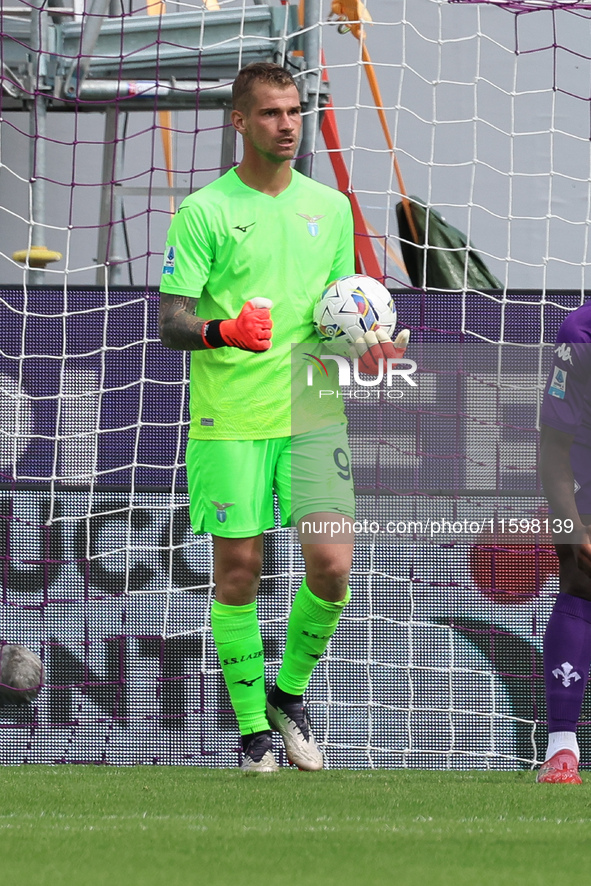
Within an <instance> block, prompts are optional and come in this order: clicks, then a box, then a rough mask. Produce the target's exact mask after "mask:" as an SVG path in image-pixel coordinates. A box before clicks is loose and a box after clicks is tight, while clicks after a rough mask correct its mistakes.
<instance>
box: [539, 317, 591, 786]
mask: <svg viewBox="0 0 591 886" xmlns="http://www.w3.org/2000/svg"><path fill="white" fill-rule="evenodd" d="M540 474H541V479H542V484H543V487H544V492H545V494H546V497H547V499H548V502H549V505H550V509H551V511H552V516H553V527H554V528H555V529H557V530H559V531H557V532H555V534H554V544H555V547H556V553H557V555H558V560H559V565H560V570H559V588H560V592H559V594H558V596H557V598H556V602H555V604H554V609H553V611H552V615H551V616H550V619H549V621H548V626H547V628H546V633H545V635H544V680H545V685H546V702H547V709H548V732H549V736H548V750H547V752H546V758H545V762H544V763H543V764H542V767H541V769H540V771H539V772H538V777H537V780H538V781H539V782H553V783H555V782H563V783H570V784H581V777H580V775H579V772H578V764H579V746H578V743H577V737H576V729H577V723H578V719H579V715H580V712H581V707H582V704H583V696H584V694H585V687H586V685H587V680H588V677H589V668H590V666H591V302H588V303H586V304H584V305H582V307H580V308H578V309H577V310H576V311H573V313H572V314H570V315H569V316H568V317H567V318H566V320H565V321H564V322H563V324H562V326H561V327H560V330H559V332H558V337H557V341H556V347H555V349H554V360H553V363H552V368H551V370H550V375H549V377H548V381H547V383H546V388H545V391H544V400H543V404H542V415H541V432H540ZM560 530H561V531H560Z"/></svg>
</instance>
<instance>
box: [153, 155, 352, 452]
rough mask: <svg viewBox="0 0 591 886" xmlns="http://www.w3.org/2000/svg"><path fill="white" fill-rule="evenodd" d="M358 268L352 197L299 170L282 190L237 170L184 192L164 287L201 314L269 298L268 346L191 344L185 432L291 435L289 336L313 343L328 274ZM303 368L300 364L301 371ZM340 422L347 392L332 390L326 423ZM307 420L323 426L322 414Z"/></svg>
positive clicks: (231, 436) (218, 315) (227, 314)
mask: <svg viewBox="0 0 591 886" xmlns="http://www.w3.org/2000/svg"><path fill="white" fill-rule="evenodd" d="M353 273H355V268H354V249H353V218H352V213H351V207H350V204H349V201H348V199H347V198H346V197H345V196H344V195H343V194H341V193H339V192H338V191H335V190H334V189H333V188H329V187H327V186H326V185H322V184H320V183H318V182H315V181H313V180H312V179H310V178H307V177H306V176H304V175H301V174H300V173H298V172H297V171H296V170H292V177H291V182H290V184H289V186H288V187H287V188H286V189H285V190H284V191H282V192H281V193H280V194H279V195H278V196H277V197H271V196H269V195H268V194H263V193H261V192H260V191H256V190H254V189H253V188H250V187H248V186H247V185H245V184H244V183H243V182H242V181H241V180H240V178H239V177H238V175H237V173H236V170H235V169H231V170H230V171H229V172H227V173H226V174H225V175H223V176H222V177H221V178H219V179H217V180H216V181H214V182H212V183H211V184H209V185H207V186H206V187H204V188H202V189H201V190H200V191H197V192H196V193H194V194H191V195H190V196H189V197H187V198H186V199H185V200H183V202H182V204H181V206H180V207H179V210H178V212H177V214H176V215H175V217H174V219H173V221H172V224H171V226H170V230H169V232H168V238H167V242H166V248H165V252H164V267H163V272H162V281H161V284H160V291H161V292H163V293H168V294H172V295H181V296H190V297H191V298H195V299H198V301H197V302H196V309H195V313H196V314H197V315H198V316H200V317H203V318H204V319H205V320H213V319H219V320H224V319H227V318H232V317H237V316H238V314H239V313H240V309H241V308H242V305H243V304H244V302H246V301H248V300H249V299H251V298H255V297H256V296H264V297H265V298H270V299H271V300H272V302H273V308H272V310H271V317H272V320H273V339H272V341H273V345H272V347H271V349H270V350H268V351H264V352H261V353H251V352H249V351H242V350H239V349H238V348H230V347H225V348H217V349H214V350H199V351H192V353H191V378H190V416H191V423H190V428H189V436H190V437H193V438H196V439H202V440H204V439H209V440H214V439H224V440H257V439H267V438H271V437H282V436H287V435H289V434H291V433H292V430H293V428H292V410H291V401H292V397H291V394H290V391H291V384H292V367H291V350H292V345H293V344H308V343H309V344H310V345H311V346H313V345H317V343H318V338H317V335H316V332H315V330H314V327H313V324H312V312H313V308H314V305H315V303H316V301H317V299H318V297H319V295H320V294H321V292H322V290H323V289H324V287H325V286H326V284H327V283H329V282H330V281H331V280H334V279H336V278H337V277H343V276H345V275H346V274H353ZM301 350H302V349H301V348H300V349H299V352H300V356H299V357H297V359H299V360H301V359H302V358H301ZM305 370H306V366H305V365H304V364H303V363H302V373H301V374H300V375H301V377H305V376H304V375H303V373H304V371H305ZM330 401H332V402H330ZM339 421H341V422H342V421H344V416H343V407H342V399H340V398H337V397H330V398H326V399H325V400H324V402H323V403H322V415H321V419H320V423H321V424H322V425H330V424H334V423H335V422H339ZM311 424H312V425H313V426H314V427H318V425H319V421H318V416H316V418H314V419H312V420H311ZM298 430H306V428H305V427H299V428H298Z"/></svg>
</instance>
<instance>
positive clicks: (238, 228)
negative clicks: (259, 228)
mask: <svg viewBox="0 0 591 886" xmlns="http://www.w3.org/2000/svg"><path fill="white" fill-rule="evenodd" d="M255 225H256V222H251V223H250V224H249V225H234V227H233V228H232V230H233V231H242V233H243V234H246V232H247V231H248V229H249V228H252V227H254V226H255Z"/></svg>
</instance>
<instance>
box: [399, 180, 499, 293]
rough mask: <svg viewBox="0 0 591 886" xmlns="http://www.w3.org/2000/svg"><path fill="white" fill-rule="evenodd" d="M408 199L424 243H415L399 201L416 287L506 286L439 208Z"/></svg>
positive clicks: (409, 268) (404, 252)
mask: <svg viewBox="0 0 591 886" xmlns="http://www.w3.org/2000/svg"><path fill="white" fill-rule="evenodd" d="M408 199H409V202H410V208H411V212H412V217H413V221H414V223H415V227H416V229H417V233H418V236H419V243H420V244H425V245H416V244H415V243H414V242H413V238H412V234H411V231H410V227H409V224H408V219H407V217H406V213H405V212H404V207H403V205H402V203H398V205H397V206H396V216H397V218H398V231H399V234H400V248H401V251H402V257H403V259H404V263H405V265H406V270H407V272H408V276H409V277H410V280H411V283H412V285H413V286H416V287H417V288H419V289H422V288H423V287H426V288H427V289H454V290H464V289H480V290H481V289H503V284H502V283H501V282H500V280H497V278H496V277H495V276H494V274H491V272H490V271H489V269H488V268H487V267H486V265H485V264H484V262H483V261H482V259H481V258H480V256H479V255H478V253H477V252H475V251H474V247H473V246H472V244H471V243H468V241H467V240H466V235H465V234H462V232H461V231H459V230H458V229H457V228H454V227H453V226H452V225H450V224H448V223H447V222H446V221H445V219H444V218H442V216H441V215H440V214H439V213H438V212H437V210H436V209H433V208H432V207H431V208H427V207H426V205H425V204H424V203H423V201H422V200H421V199H420V198H419V197H409V198H408ZM427 219H428V225H427ZM427 226H428V230H429V242H428V244H427V240H426V236H425V232H426V230H427ZM425 259H426V261H427V269H426V273H425Z"/></svg>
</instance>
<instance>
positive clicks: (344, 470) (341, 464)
mask: <svg viewBox="0 0 591 886" xmlns="http://www.w3.org/2000/svg"><path fill="white" fill-rule="evenodd" d="M332 457H333V458H334V463H335V465H336V466H337V468H339V470H338V471H337V475H338V476H339V477H340V478H341V479H342V480H350V479H351V465H350V464H349V456H348V455H347V453H346V452H345V450H344V449H340V448H339V449H335V451H334V452H333V454H332Z"/></svg>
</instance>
